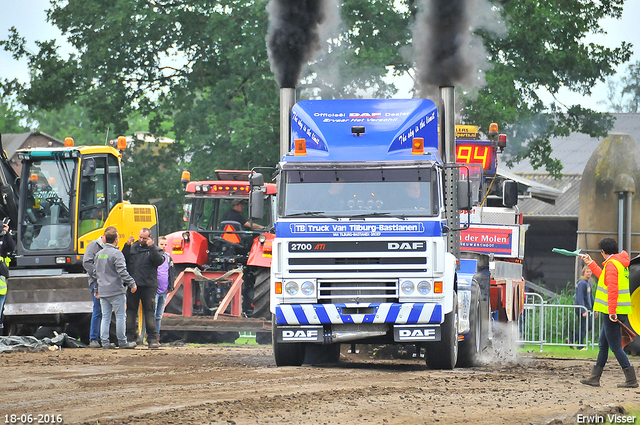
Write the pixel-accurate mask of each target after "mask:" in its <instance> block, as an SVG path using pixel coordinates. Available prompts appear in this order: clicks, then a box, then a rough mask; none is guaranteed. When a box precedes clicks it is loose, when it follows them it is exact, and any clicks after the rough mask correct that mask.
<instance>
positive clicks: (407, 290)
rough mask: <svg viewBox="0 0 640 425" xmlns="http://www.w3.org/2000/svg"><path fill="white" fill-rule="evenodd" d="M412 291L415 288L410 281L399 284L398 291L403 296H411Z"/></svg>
mask: <svg viewBox="0 0 640 425" xmlns="http://www.w3.org/2000/svg"><path fill="white" fill-rule="evenodd" d="M414 289H415V286H414V285H413V282H411V281H410V280H405V281H404V282H402V283H401V284H400V290H401V291H402V293H403V294H405V295H411V294H412V293H413V290H414Z"/></svg>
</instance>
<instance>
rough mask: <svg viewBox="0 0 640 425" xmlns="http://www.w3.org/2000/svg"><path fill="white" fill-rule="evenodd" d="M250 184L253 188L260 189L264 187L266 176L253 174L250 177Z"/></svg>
mask: <svg viewBox="0 0 640 425" xmlns="http://www.w3.org/2000/svg"><path fill="white" fill-rule="evenodd" d="M249 184H250V185H251V186H258V187H262V186H264V176H263V175H262V173H253V174H251V177H249Z"/></svg>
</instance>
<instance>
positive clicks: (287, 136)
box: [280, 87, 296, 159]
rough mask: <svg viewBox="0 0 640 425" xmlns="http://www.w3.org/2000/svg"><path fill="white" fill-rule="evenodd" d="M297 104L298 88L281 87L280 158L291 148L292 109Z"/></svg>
mask: <svg viewBox="0 0 640 425" xmlns="http://www.w3.org/2000/svg"><path fill="white" fill-rule="evenodd" d="M295 104H296V89H295V87H294V88H290V87H281V88H280V159H282V157H283V156H285V155H286V154H287V153H289V151H290V150H291V109H292V108H293V105H295Z"/></svg>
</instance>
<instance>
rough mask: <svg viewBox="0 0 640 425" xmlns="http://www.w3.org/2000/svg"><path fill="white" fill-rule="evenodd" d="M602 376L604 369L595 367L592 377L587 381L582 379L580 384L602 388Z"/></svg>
mask: <svg viewBox="0 0 640 425" xmlns="http://www.w3.org/2000/svg"><path fill="white" fill-rule="evenodd" d="M600 376H602V368H601V367H600V366H598V365H595V366H594V367H593V370H592V371H591V376H590V377H588V378H587V379H581V380H580V383H581V384H585V385H591V386H592V387H599V386H600Z"/></svg>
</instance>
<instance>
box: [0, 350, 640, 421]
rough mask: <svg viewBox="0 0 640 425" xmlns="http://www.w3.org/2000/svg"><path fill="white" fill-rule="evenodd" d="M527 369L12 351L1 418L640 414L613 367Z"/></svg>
mask: <svg viewBox="0 0 640 425" xmlns="http://www.w3.org/2000/svg"><path fill="white" fill-rule="evenodd" d="M610 360H613V361H615V360H614V359H613V358H611V359H610ZM519 363H520V364H514V365H512V366H501V365H500V366H498V365H494V366H483V367H478V368H472V369H456V370H453V371H433V370H429V369H428V368H427V367H426V366H425V365H424V362H423V361H420V360H417V359H416V360H379V359H371V358H369V357H368V356H366V355H359V356H351V355H347V356H343V358H342V360H341V363H340V365H338V366H333V367H328V366H327V367H307V366H303V367H300V368H293V367H285V368H276V367H275V365H274V363H273V360H272V357H271V349H270V347H268V346H203V347H163V348H162V349H160V350H155V351H151V350H148V349H146V348H136V349H135V350H133V351H131V350H123V351H118V350H114V351H102V350H91V349H63V350H62V351H53V352H42V353H9V354H0V365H1V367H2V369H1V370H2V379H1V380H0V414H1V416H0V420H2V423H6V422H5V415H6V414H17V415H29V414H31V415H33V419H34V422H33V423H37V417H38V415H45V414H49V415H51V414H56V415H57V414H61V415H62V419H63V420H64V423H87V424H98V423H99V424H147V423H153V424H208V423H215V424H276V423H277V424H279V423H293V424H300V423H303V424H355V423H376V424H422V423H425V424H431V423H442V424H458V423H473V424H499V423H506V424H547V423H549V422H551V421H552V420H554V419H559V420H560V421H563V422H557V421H556V422H555V423H576V416H575V415H576V414H577V413H578V412H584V413H585V414H589V413H594V412H600V413H603V414H606V413H605V412H608V411H611V409H612V407H615V406H619V405H624V406H626V407H627V408H628V407H629V406H632V405H635V406H640V390H639V389H631V390H629V389H625V390H620V389H617V388H616V387H615V384H616V383H617V382H621V381H622V380H623V377H622V372H621V371H619V369H618V368H617V367H615V368H614V366H613V364H610V365H609V366H608V368H607V370H605V374H604V376H603V386H602V387H601V388H590V387H585V386H582V385H580V384H576V382H577V381H578V379H579V377H581V376H583V375H584V374H585V373H586V372H587V370H588V369H590V367H591V364H592V361H588V362H587V361H578V360H541V359H538V360H535V359H521V361H520V362H519ZM632 364H634V365H635V366H636V367H637V366H640V362H639V361H638V360H637V359H633V360H632ZM589 406H591V407H593V409H592V408H591V407H589ZM581 409H582V410H581ZM24 418H27V417H26V416H25V417H24ZM639 419H640V418H639ZM638 422H639V423H640V420H639V421H638ZM17 423H21V422H20V421H18V422H17Z"/></svg>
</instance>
